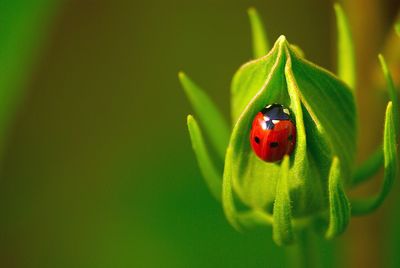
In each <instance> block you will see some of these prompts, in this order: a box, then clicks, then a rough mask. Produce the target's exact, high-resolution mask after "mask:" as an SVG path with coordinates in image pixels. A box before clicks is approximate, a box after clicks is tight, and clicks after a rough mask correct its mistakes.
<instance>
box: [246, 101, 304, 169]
mask: <svg viewBox="0 0 400 268" xmlns="http://www.w3.org/2000/svg"><path fill="white" fill-rule="evenodd" d="M250 144H251V147H252V148H253V151H254V152H255V153H256V155H257V156H258V157H259V158H261V159H262V160H264V161H266V162H276V161H279V160H282V158H283V156H284V155H290V154H291V153H292V152H293V149H294V146H295V144H296V126H295V125H294V123H293V121H292V120H291V119H290V113H289V109H287V108H286V107H284V106H283V105H281V104H276V103H274V104H270V105H267V106H266V107H265V108H264V109H262V110H261V111H260V112H259V113H257V115H256V116H255V118H254V120H253V124H252V127H251V131H250Z"/></svg>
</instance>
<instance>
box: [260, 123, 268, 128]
mask: <svg viewBox="0 0 400 268" xmlns="http://www.w3.org/2000/svg"><path fill="white" fill-rule="evenodd" d="M261 127H262V129H263V130H266V129H267V122H262V124H261Z"/></svg>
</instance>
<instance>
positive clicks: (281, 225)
mask: <svg viewBox="0 0 400 268" xmlns="http://www.w3.org/2000/svg"><path fill="white" fill-rule="evenodd" d="M288 177H289V157H288V156H285V157H284V158H283V161H282V164H281V170H280V177H279V180H278V184H277V186H276V198H275V203H274V210H273V224H272V238H273V239H274V241H275V243H276V244H278V245H279V246H284V245H289V244H291V243H292V242H293V240H294V234H293V228H292V211H291V204H290V194H289V186H288Z"/></svg>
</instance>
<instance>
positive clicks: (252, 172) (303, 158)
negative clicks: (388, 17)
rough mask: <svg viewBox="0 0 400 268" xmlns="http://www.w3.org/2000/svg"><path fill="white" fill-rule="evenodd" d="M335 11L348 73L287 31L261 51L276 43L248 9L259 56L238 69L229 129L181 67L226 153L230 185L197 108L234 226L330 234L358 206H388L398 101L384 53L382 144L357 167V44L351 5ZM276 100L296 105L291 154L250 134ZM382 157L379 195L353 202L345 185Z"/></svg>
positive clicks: (207, 167)
mask: <svg viewBox="0 0 400 268" xmlns="http://www.w3.org/2000/svg"><path fill="white" fill-rule="evenodd" d="M335 10H336V14H337V18H338V26H339V50H340V51H342V52H345V54H346V55H348V56H347V57H349V58H347V57H345V56H343V55H342V54H340V55H339V63H338V65H339V71H338V73H339V77H340V78H339V77H337V76H335V75H334V74H332V73H331V72H329V71H327V70H325V69H323V68H321V67H318V66H317V65H315V64H313V63H311V62H309V61H307V60H306V59H305V58H304V54H303V53H302V52H301V50H300V49H299V48H298V47H296V46H293V45H290V44H289V43H288V41H287V40H286V38H285V37H284V36H281V37H279V38H278V40H277V41H276V42H275V44H274V46H273V48H272V49H271V50H270V51H269V52H268V53H267V54H266V55H265V56H262V57H259V56H260V55H261V54H262V52H263V51H264V50H266V49H267V48H268V42H263V41H262V40H263V39H265V36H266V34H265V33H263V28H262V25H261V20H260V19H259V17H258V16H257V13H256V11H255V10H254V9H250V10H249V15H250V18H251V23H252V29H253V37H254V38H253V40H254V42H258V44H255V45H254V46H253V47H254V55H255V56H256V57H259V58H258V59H256V60H253V61H250V62H248V63H246V64H245V65H243V66H242V67H241V68H240V69H239V70H238V71H237V73H236V74H235V75H234V78H233V81H232V89H231V111H232V122H233V128H232V130H231V132H230V137H229V134H228V133H229V131H228V129H229V127H227V124H226V122H225V120H224V119H223V117H222V116H221V115H220V113H219V111H218V109H217V108H216V107H215V105H214V104H213V103H212V101H211V100H210V99H209V98H208V97H207V96H206V95H205V94H204V92H202V90H201V89H200V88H199V87H198V86H197V85H195V84H194V83H193V82H192V81H191V80H190V79H189V78H188V77H187V76H185V75H184V74H183V73H181V74H180V79H181V82H182V85H183V87H184V89H185V92H186V93H187V95H188V97H189V99H190V100H191V102H192V103H193V106H194V107H195V110H196V112H197V114H198V116H199V118H200V121H201V123H202V124H203V125H204V128H205V130H206V131H207V135H208V138H209V139H210V141H211V143H212V144H213V146H214V147H215V148H214V149H215V151H216V152H218V153H219V156H220V159H221V160H223V162H224V170H223V176H222V177H223V179H222V185H221V180H220V179H219V178H220V176H219V175H218V174H221V172H220V171H219V170H218V168H216V167H215V163H213V160H212V157H210V156H209V151H208V150H207V149H206V146H205V142H204V138H203V136H202V133H201V130H200V127H199V125H198V124H197V121H196V120H195V119H194V117H192V116H189V117H188V126H189V132H190V135H191V139H192V144H193V148H194V150H195V153H196V156H197V159H198V161H199V165H200V169H201V171H202V173H203V176H204V177H205V179H206V182H207V184H208V186H209V188H210V190H211V191H212V193H213V194H214V195H215V196H216V198H217V199H221V200H222V204H223V207H224V211H225V214H226V216H227V218H228V220H229V222H230V223H231V224H232V225H233V226H234V227H235V228H237V229H241V228H242V227H246V226H251V225H254V224H262V225H271V226H272V227H273V239H274V241H275V242H276V243H277V244H279V245H287V244H290V243H292V242H293V241H295V239H296V232H297V230H301V229H304V228H308V229H310V228H313V229H315V230H316V231H318V232H320V233H322V234H323V235H324V236H325V237H326V238H327V239H330V238H333V237H335V236H337V235H338V234H340V233H342V232H343V231H344V230H345V228H346V226H347V224H348V221H349V219H350V215H351V214H364V213H368V212H370V211H372V210H373V209H375V208H377V207H379V206H380V204H381V203H382V202H383V200H384V199H385V197H386V196H387V194H388V192H389V190H390V188H391V185H392V183H393V180H394V178H395V176H396V172H397V163H398V162H397V140H398V139H397V137H398V129H399V127H398V124H399V123H398V118H399V115H398V113H399V111H398V102H397V96H396V92H395V89H394V86H393V81H392V79H391V76H390V73H389V71H388V69H387V67H386V64H385V62H384V60H383V58H382V57H381V58H380V59H381V64H382V67H383V70H384V74H385V77H386V79H387V82H388V85H389V93H390V98H391V102H390V103H389V104H388V107H387V111H386V121H385V127H384V142H383V147H382V148H383V150H382V148H379V149H378V150H377V153H375V154H374V155H373V156H372V157H371V158H370V159H369V160H367V161H366V163H365V164H363V165H362V166H361V167H359V168H355V165H354V157H355V154H356V148H357V114H356V104H355V100H354V91H353V90H352V89H351V88H350V87H349V86H351V87H354V85H355V76H354V74H355V70H354V66H355V64H354V59H353V58H352V55H354V52H353V45H352V42H351V35H350V31H349V28H348V25H347V20H346V18H345V16H344V13H343V12H342V10H341V8H340V6H338V5H336V6H335ZM260 42H261V43H260ZM341 79H343V81H342V80H341ZM344 81H345V82H344ZM272 103H279V104H282V105H284V106H286V107H288V108H289V109H290V110H291V114H292V119H293V121H294V123H295V125H296V129H297V138H296V146H295V149H294V152H293V153H292V154H291V155H290V156H285V157H284V158H283V160H282V161H280V162H275V163H268V162H264V161H262V160H260V159H259V158H258V157H257V156H256V155H255V153H254V152H253V150H252V148H251V145H250V142H249V136H250V129H251V124H252V121H253V119H254V117H255V115H256V114H257V113H258V112H259V111H260V110H261V109H262V108H264V107H265V106H266V105H267V104H272ZM393 110H394V112H393ZM226 144H227V145H226ZM225 151H226V154H225V157H224V156H223V152H225ZM382 164H384V166H385V178H384V181H385V182H384V184H383V187H382V189H381V191H380V192H379V193H378V194H377V195H376V196H374V197H372V198H368V199H365V200H354V201H352V202H350V201H349V200H348V198H347V196H346V194H345V189H347V188H350V187H352V186H355V185H357V184H359V183H360V182H363V181H364V180H366V179H367V178H368V177H370V176H371V175H372V174H374V173H375V172H376V171H377V170H378V169H379V167H380V166H381V165H382ZM221 197H222V198H221ZM350 203H351V204H352V210H351V209H350Z"/></svg>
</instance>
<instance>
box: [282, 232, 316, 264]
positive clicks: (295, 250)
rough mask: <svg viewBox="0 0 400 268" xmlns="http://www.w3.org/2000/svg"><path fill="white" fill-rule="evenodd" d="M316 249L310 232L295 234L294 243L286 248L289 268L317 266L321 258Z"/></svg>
mask: <svg viewBox="0 0 400 268" xmlns="http://www.w3.org/2000/svg"><path fill="white" fill-rule="evenodd" d="M319 253H320V252H319V250H318V249H317V248H316V241H315V238H314V236H313V234H312V233H311V232H310V230H307V229H304V230H301V231H299V232H298V233H297V237H296V242H295V244H294V245H293V246H290V247H288V248H287V261H288V264H289V266H288V267H290V268H306V267H307V268H313V267H321V266H320V265H319V263H320V260H321V258H320V257H319Z"/></svg>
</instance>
